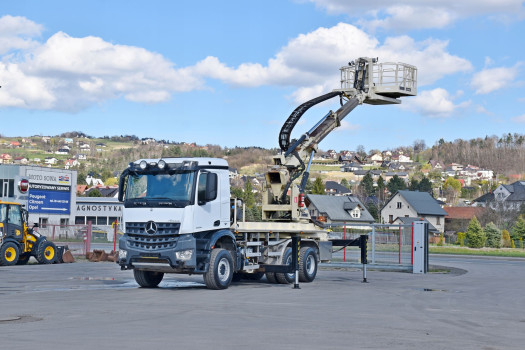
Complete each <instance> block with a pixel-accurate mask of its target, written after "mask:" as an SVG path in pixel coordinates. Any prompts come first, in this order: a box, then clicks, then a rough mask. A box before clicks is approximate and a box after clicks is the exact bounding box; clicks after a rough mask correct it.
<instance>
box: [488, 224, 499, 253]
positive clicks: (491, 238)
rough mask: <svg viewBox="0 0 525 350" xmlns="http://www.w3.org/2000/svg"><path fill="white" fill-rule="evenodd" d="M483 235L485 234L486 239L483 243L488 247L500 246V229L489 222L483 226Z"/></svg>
mask: <svg viewBox="0 0 525 350" xmlns="http://www.w3.org/2000/svg"><path fill="white" fill-rule="evenodd" d="M484 231H485V235H486V236H487V241H486V242H485V245H486V246H487V247H490V248H501V237H502V235H501V231H500V230H499V229H498V228H497V227H496V225H494V223H492V222H490V223H488V224H487V225H486V226H485V229H484Z"/></svg>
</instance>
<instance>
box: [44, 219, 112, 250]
mask: <svg viewBox="0 0 525 350" xmlns="http://www.w3.org/2000/svg"><path fill="white" fill-rule="evenodd" d="M35 230H36V231H37V232H38V233H40V234H41V235H44V236H46V237H47V239H48V240H50V241H52V242H53V243H55V244H56V245H61V246H68V248H69V250H70V251H71V253H72V254H73V255H75V256H85V255H86V254H87V253H88V252H90V251H92V250H93V249H101V250H104V251H107V252H110V251H112V250H116V248H118V247H117V246H118V244H117V243H118V239H119V238H120V237H121V236H122V230H121V229H120V224H118V223H117V224H115V223H113V224H112V225H97V226H94V225H92V224H91V222H88V224H87V225H51V224H47V225H45V226H42V227H38V228H35Z"/></svg>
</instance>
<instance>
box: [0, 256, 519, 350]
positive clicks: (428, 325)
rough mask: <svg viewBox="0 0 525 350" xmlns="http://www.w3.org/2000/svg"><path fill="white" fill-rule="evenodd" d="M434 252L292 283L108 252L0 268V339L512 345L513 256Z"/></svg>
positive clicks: (515, 335) (86, 343)
mask: <svg viewBox="0 0 525 350" xmlns="http://www.w3.org/2000/svg"><path fill="white" fill-rule="evenodd" d="M493 261H494V260H491V259H482V260H473V259H458V258H454V259H450V260H449V261H447V260H446V259H441V260H440V261H439V265H441V266H447V268H446V269H444V270H449V272H448V273H429V274H426V275H413V274H410V273H404V272H385V271H374V270H370V271H369V272H368V281H369V283H362V272H361V270H359V269H357V268H326V269H325V268H323V269H322V270H320V271H319V272H318V275H317V278H316V279H315V281H314V282H313V283H303V284H301V285H300V287H301V288H300V289H293V288H292V286H291V285H278V284H269V283H266V281H265V279H264V278H263V280H261V281H258V282H253V281H241V282H239V283H234V284H232V285H231V286H230V288H229V289H227V290H219V291H216V290H208V289H206V288H205V286H204V284H203V283H202V277H201V276H185V275H167V276H166V277H165V279H164V281H163V282H162V283H161V285H160V288H154V289H145V288H139V287H138V285H137V284H136V283H135V281H134V279H133V273H132V272H131V271H121V270H120V269H119V267H118V266H117V265H116V264H114V263H109V262H104V263H89V262H76V263H73V264H55V265H26V266H13V267H0V296H1V298H2V306H1V307H0V335H1V338H0V339H1V340H0V344H1V348H2V349H10V350H15V349H53V350H54V349H91V348H103V347H104V348H116V347H118V348H127V349H142V348H150V349H152V348H161V347H163V348H164V347H165V348H169V349H241V348H243V349H244V348H249V349H487V350H488V349H523V348H524V347H525V294H524V292H523V291H524V290H525V269H524V267H525V262H523V261H510V260H509V261H506V260H501V259H498V260H497V263H493Z"/></svg>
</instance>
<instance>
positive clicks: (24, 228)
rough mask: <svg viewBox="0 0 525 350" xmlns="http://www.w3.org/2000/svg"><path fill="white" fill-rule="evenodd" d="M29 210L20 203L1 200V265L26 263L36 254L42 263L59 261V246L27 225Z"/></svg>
mask: <svg viewBox="0 0 525 350" xmlns="http://www.w3.org/2000/svg"><path fill="white" fill-rule="evenodd" d="M27 219H28V212H27V210H25V209H23V208H22V206H21V205H20V204H19V203H13V202H3V201H0V265H3V266H10V265H24V264H27V262H28V261H29V258H30V257H31V256H34V257H35V258H36V260H37V261H38V262H39V263H41V264H52V263H54V262H56V261H57V247H56V246H55V244H54V243H53V242H51V241H48V240H47V239H46V237H45V236H42V235H41V234H39V233H38V232H37V231H36V230H34V229H35V228H36V227H38V225H36V224H35V226H34V227H33V228H29V227H28V225H27Z"/></svg>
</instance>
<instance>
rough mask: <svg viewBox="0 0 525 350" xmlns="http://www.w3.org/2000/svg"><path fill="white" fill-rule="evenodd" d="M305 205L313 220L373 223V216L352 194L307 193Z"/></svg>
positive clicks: (328, 222)
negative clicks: (326, 194) (327, 194)
mask: <svg viewBox="0 0 525 350" xmlns="http://www.w3.org/2000/svg"><path fill="white" fill-rule="evenodd" d="M305 204H306V207H307V208H308V211H309V212H310V216H311V217H312V218H313V219H314V220H318V221H321V222H326V223H327V224H330V223H360V224H363V223H367V224H371V223H374V221H375V220H374V218H373V217H372V215H371V214H370V213H369V212H368V210H367V209H366V207H365V206H364V205H363V203H361V201H360V200H359V199H358V198H357V197H354V196H325V195H318V194H309V195H307V196H306V199H305Z"/></svg>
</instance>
